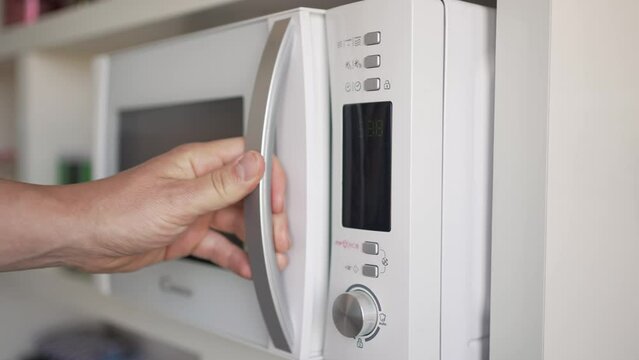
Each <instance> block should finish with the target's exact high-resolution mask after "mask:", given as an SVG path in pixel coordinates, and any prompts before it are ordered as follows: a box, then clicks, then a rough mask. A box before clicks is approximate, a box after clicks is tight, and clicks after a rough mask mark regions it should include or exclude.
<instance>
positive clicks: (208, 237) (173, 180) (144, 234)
mask: <svg viewBox="0 0 639 360" xmlns="http://www.w3.org/2000/svg"><path fill="white" fill-rule="evenodd" d="M243 149H244V142H243V140H242V139H241V138H234V139H228V140H221V141H214V142H208V143H196V144H187V145H183V146H180V147H178V148H176V149H173V150H171V151H170V152H168V153H166V154H163V155H160V156H158V157H156V158H153V159H151V160H149V161H147V162H145V163H143V164H141V165H140V166H137V167H135V168H132V169H130V170H127V171H124V172H122V173H120V174H117V175H115V176H113V177H110V178H107V179H104V180H100V181H95V182H92V183H86V184H81V185H78V186H72V187H63V188H64V190H61V191H67V192H73V193H72V194H68V196H64V195H61V196H62V197H63V198H75V199H76V200H79V201H75V202H74V203H76V204H77V203H79V202H80V203H82V204H84V205H82V206H79V208H80V210H78V211H79V212H81V213H82V214H81V215H79V217H80V218H82V219H85V220H86V221H85V226H87V227H88V228H85V229H84V230H85V231H83V233H85V234H89V237H88V239H87V240H86V241H75V242H74V243H73V244H71V245H70V246H68V247H67V248H66V249H65V251H64V252H65V256H64V257H63V259H64V261H63V262H64V263H65V264H67V265H70V266H73V267H77V268H80V269H83V270H85V271H90V272H121V271H132V270H136V269H139V268H142V267H144V266H147V265H150V264H154V263H157V262H161V261H166V260H173V259H178V258H182V257H185V256H188V255H192V256H195V257H198V258H201V259H204V260H209V261H212V262H214V263H216V264H218V265H219V266H221V267H224V268H227V269H229V270H231V271H233V272H235V273H237V274H239V275H240V276H242V277H244V278H250V277H251V270H250V265H249V262H248V257H247V254H246V253H245V252H244V251H243V250H242V249H241V248H239V247H237V246H236V245H234V244H232V243H231V242H230V241H229V240H228V239H227V238H226V237H225V236H223V235H222V234H220V233H219V232H217V231H216V230H218V231H222V232H226V233H232V234H235V235H236V236H237V237H238V238H240V239H242V240H243V239H244V236H245V229H244V216H243V210H242V201H241V200H242V199H243V198H244V197H245V196H246V195H248V194H249V193H250V192H251V191H252V190H253V189H255V187H256V186H257V184H258V183H259V181H260V179H261V178H262V176H263V174H264V160H263V158H262V157H261V155H260V154H258V153H256V152H247V153H243ZM285 183H286V179H285V174H284V171H283V169H282V167H281V165H280V164H279V162H278V161H277V160H276V161H275V162H274V166H273V169H272V209H273V236H274V242H275V249H276V251H277V261H278V265H279V266H280V268H284V267H285V266H286V265H287V263H288V259H287V257H286V255H285V253H286V251H287V250H288V249H289V247H290V236H289V231H288V220H287V216H286V212H285V209H284V197H285Z"/></svg>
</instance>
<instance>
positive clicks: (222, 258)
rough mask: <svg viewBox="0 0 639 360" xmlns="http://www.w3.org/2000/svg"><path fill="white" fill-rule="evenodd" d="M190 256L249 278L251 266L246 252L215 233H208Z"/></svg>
mask: <svg viewBox="0 0 639 360" xmlns="http://www.w3.org/2000/svg"><path fill="white" fill-rule="evenodd" d="M191 255H193V256H195V257H197V258H200V259H203V260H208V261H211V262H213V263H216V264H217V265H219V266H221V267H223V268H225V269H229V270H231V271H233V272H234V273H236V274H238V275H240V276H241V277H243V278H245V279H250V278H251V266H250V265H249V260H248V255H247V254H246V252H244V250H242V249H240V248H239V247H237V246H235V245H233V243H231V242H230V241H229V240H228V239H227V238H226V237H224V235H222V234H219V233H217V232H215V231H209V232H208V233H207V234H206V236H205V237H204V238H203V239H202V241H201V242H200V243H199V244H198V245H197V246H196V247H195V248H194V249H193V252H192V253H191Z"/></svg>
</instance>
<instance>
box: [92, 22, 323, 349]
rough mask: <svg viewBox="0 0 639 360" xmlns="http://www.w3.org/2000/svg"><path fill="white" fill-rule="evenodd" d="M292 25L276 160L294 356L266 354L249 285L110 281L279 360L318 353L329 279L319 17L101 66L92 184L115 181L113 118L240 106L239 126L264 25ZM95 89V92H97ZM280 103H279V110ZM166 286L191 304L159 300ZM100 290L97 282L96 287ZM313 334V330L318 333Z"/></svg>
mask: <svg viewBox="0 0 639 360" xmlns="http://www.w3.org/2000/svg"><path fill="white" fill-rule="evenodd" d="M281 17H292V22H293V26H295V39H294V44H293V49H292V58H291V61H290V67H289V69H288V71H287V74H286V80H285V84H284V87H283V89H282V93H281V99H283V100H282V101H280V102H278V105H277V107H278V108H277V112H278V116H277V118H278V124H277V130H276V139H277V142H276V154H277V155H278V157H279V158H280V160H281V161H282V163H283V165H284V168H285V169H286V171H287V178H288V183H287V202H286V208H287V210H288V213H289V224H290V230H291V233H292V241H293V247H292V249H291V251H290V253H289V258H290V264H289V266H288V268H287V269H286V270H285V271H284V274H283V280H284V284H285V287H286V290H287V294H286V296H287V298H288V303H289V306H290V312H291V318H292V319H293V327H294V331H295V338H296V339H297V341H296V343H295V345H294V349H293V354H286V353H283V352H279V351H277V350H275V349H273V348H272V347H271V346H270V344H269V337H268V334H267V332H266V329H265V326H264V324H263V321H262V316H261V314H260V312H259V306H258V304H257V301H256V298H255V293H254V290H253V286H252V284H251V283H250V282H249V281H246V280H243V279H241V278H239V277H238V276H236V275H234V274H232V273H230V272H228V271H225V270H221V269H219V268H215V267H212V266H207V265H202V264H197V263H192V262H188V261H174V262H170V263H164V264H159V265H156V266H153V267H150V268H147V269H144V270H142V271H139V272H136V273H133V274H122V275H114V276H112V277H111V281H110V288H111V289H110V290H111V292H112V294H113V295H115V296H118V297H121V298H124V299H126V300H130V301H133V302H135V303H138V304H140V305H143V306H150V307H152V308H155V309H157V310H158V311H161V312H162V313H164V314H167V315H169V316H172V317H174V318H176V319H178V320H180V321H183V322H186V323H189V324H191V325H195V326H197V327H200V328H203V329H206V330H209V331H212V332H215V333H218V334H221V335H224V336H227V337H229V338H231V339H234V340H238V341H241V342H244V343H246V344H247V345H250V346H255V347H258V348H262V349H269V350H270V351H272V352H274V353H278V354H279V355H282V356H284V357H294V358H300V359H310V358H313V357H315V356H317V355H318V354H319V353H320V351H321V345H322V336H323V331H321V327H322V326H321V324H323V319H324V309H325V300H324V299H325V291H326V286H327V285H326V283H327V273H328V261H327V259H328V231H329V225H328V212H329V209H328V202H329V193H328V191H329V183H328V173H329V169H328V164H329V146H328V144H329V121H328V74H327V64H326V53H325V40H324V20H323V14H322V13H321V12H319V11H312V10H300V11H291V12H288V13H283V14H277V15H274V16H273V17H270V18H261V19H256V20H253V21H248V22H243V23H240V24H235V25H231V26H226V27H223V28H220V29H213V30H209V31H204V32H200V33H196V34H193V35H188V36H183V37H179V38H175V39H171V40H168V41H162V42H159V43H156V44H152V45H150V46H145V47H140V48H137V49H132V50H129V51H124V52H120V53H116V54H114V55H112V56H110V57H108V58H103V59H102V60H100V61H101V62H102V65H101V66H100V65H98V67H99V68H101V69H102V70H101V72H102V73H103V74H106V76H105V77H106V79H105V81H107V82H108V86H107V87H108V92H107V93H106V94H105V95H104V96H103V97H102V99H101V100H100V102H101V103H104V104H106V105H105V106H103V107H102V108H103V109H104V110H105V111H106V115H105V114H104V113H102V114H98V116H97V119H98V121H97V126H96V129H97V139H96V143H97V144H98V148H97V149H96V151H95V154H96V156H95V157H96V162H95V164H96V173H97V177H104V176H108V175H111V174H113V173H115V172H116V169H117V164H116V159H117V155H118V154H117V132H118V131H117V123H118V118H117V115H118V112H119V111H121V110H122V109H133V108H142V107H152V106H159V105H167V104H177V103H187V102H194V101H198V100H207V99H224V98H229V97H237V96H241V97H243V99H244V110H245V111H244V118H245V119H244V121H246V115H247V111H248V106H249V104H250V98H251V91H252V88H253V81H254V77H255V73H256V71H257V64H258V62H259V59H260V55H261V51H262V48H263V46H264V43H265V41H266V37H267V34H268V30H269V25H270V24H271V23H272V21H274V20H276V19H277V18H281ZM103 88H104V86H102V87H101V86H98V89H103ZM284 99H285V100H284ZM167 279H169V281H171V282H172V283H173V284H175V285H178V286H179V287H183V288H185V289H188V290H189V291H188V292H190V293H191V295H190V296H184V295H180V294H177V293H172V292H166V291H162V290H161V286H160V284H161V282H162V281H164V282H166V281H167ZM102 282H104V281H102ZM318 326H319V328H320V329H319V330H318Z"/></svg>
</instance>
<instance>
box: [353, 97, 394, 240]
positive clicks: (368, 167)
mask: <svg viewBox="0 0 639 360" xmlns="http://www.w3.org/2000/svg"><path fill="white" fill-rule="evenodd" d="M392 109H393V104H392V103H391V102H390V101H386V102H374V103H364V104H350V105H344V107H343V114H342V116H343V159H342V166H343V169H342V176H343V178H342V225H343V226H344V227H348V228H355V229H363V230H373V231H390V230H391V148H392V147H391V139H392V136H391V135H392V133H391V132H392Z"/></svg>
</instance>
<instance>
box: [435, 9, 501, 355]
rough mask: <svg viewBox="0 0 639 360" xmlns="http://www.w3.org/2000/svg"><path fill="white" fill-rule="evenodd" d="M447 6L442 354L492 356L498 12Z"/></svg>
mask: <svg viewBox="0 0 639 360" xmlns="http://www.w3.org/2000/svg"><path fill="white" fill-rule="evenodd" d="M445 7H446V69H445V79H446V83H445V93H444V167H443V182H442V183H443V208H442V305H441V306H442V311H441V314H442V315H441V316H442V320H441V321H442V324H441V332H442V335H441V337H442V339H441V358H442V359H446V360H448V359H450V360H454V359H468V360H471V359H472V360H479V359H484V360H488V334H489V317H490V235H491V228H490V224H491V208H492V207H491V197H492V139H493V94H494V89H493V84H494V81H493V78H494V56H495V55H494V49H495V45H494V40H495V11H494V9H489V8H486V7H483V6H479V5H475V4H470V3H466V2H462V1H446V2H445Z"/></svg>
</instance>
